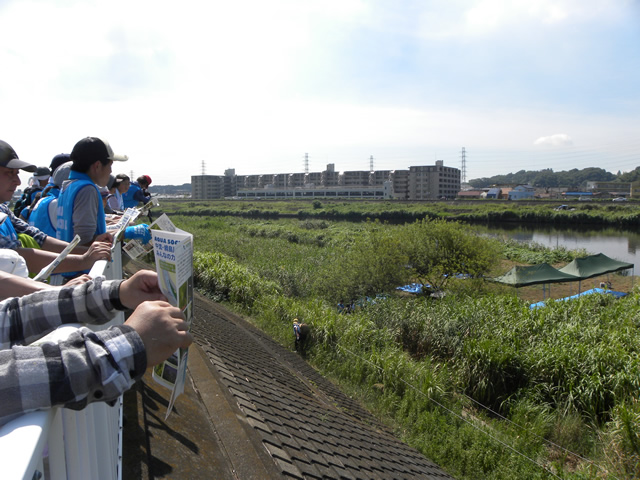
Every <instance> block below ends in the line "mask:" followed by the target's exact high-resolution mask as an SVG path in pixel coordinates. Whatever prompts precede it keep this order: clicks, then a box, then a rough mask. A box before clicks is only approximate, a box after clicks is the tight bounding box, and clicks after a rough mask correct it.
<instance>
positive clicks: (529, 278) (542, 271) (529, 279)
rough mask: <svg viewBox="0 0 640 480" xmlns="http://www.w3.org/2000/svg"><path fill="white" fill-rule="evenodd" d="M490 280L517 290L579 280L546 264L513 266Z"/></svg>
mask: <svg viewBox="0 0 640 480" xmlns="http://www.w3.org/2000/svg"><path fill="white" fill-rule="evenodd" d="M492 280H493V281H494V282H500V283H506V284H507V285H511V286H513V287H517V288H519V287H526V286H528V285H538V284H541V283H543V284H544V283H558V282H576V281H578V280H580V279H579V278H577V277H576V276H575V275H572V274H570V273H566V272H561V271H560V270H556V269H555V268H553V267H552V266H551V265H549V264H548V263H541V264H539V265H531V266H515V267H513V268H512V269H511V270H509V271H508V272H507V273H505V274H504V275H501V276H499V277H495V278H493V279H492Z"/></svg>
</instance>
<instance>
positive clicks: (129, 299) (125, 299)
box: [120, 270, 167, 309]
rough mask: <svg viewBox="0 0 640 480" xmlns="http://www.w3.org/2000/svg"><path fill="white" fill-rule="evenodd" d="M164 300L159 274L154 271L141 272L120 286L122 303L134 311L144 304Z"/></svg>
mask: <svg viewBox="0 0 640 480" xmlns="http://www.w3.org/2000/svg"><path fill="white" fill-rule="evenodd" d="M152 300H164V301H166V300H167V298H166V297H165V296H164V295H163V294H162V291H161V290H160V286H159V285H158V274H157V273H156V272H154V271H152V270H140V271H139V272H136V273H135V275H133V276H132V277H131V278H129V279H128V280H125V281H124V282H122V283H121V284H120V303H122V304H123V305H124V306H125V307H127V308H131V309H134V308H136V307H137V306H138V305H140V304H141V303H142V302H146V301H152Z"/></svg>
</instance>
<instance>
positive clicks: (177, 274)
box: [151, 217, 193, 420]
mask: <svg viewBox="0 0 640 480" xmlns="http://www.w3.org/2000/svg"><path fill="white" fill-rule="evenodd" d="M161 218H162V217H161ZM159 220H160V219H158V221H159ZM166 220H167V221H169V222H170V220H169V219H168V217H167V218H166ZM163 222H164V220H163ZM171 225H172V226H173V224H172V223H171ZM173 228H174V230H173V231H167V230H159V229H156V228H154V229H152V230H151V236H152V242H151V243H152V244H153V251H154V254H155V257H156V271H157V273H158V283H159V284H160V289H161V290H162V293H163V294H164V295H165V296H166V297H167V299H169V303H171V305H173V306H176V307H178V308H180V310H182V313H183V314H184V316H185V319H186V320H187V324H188V325H189V328H190V327H191V322H192V321H193V235H191V234H190V233H188V232H185V231H183V230H180V229H178V228H175V226H173ZM187 355H188V349H186V348H181V349H178V350H177V351H176V352H175V353H174V354H173V355H172V356H171V357H170V358H169V359H167V360H165V361H164V362H163V363H161V364H159V365H156V366H155V367H154V368H153V372H152V376H153V378H154V380H156V381H157V382H158V383H160V384H161V385H164V386H165V387H167V388H170V389H172V391H171V397H170V399H169V406H168V408H167V413H166V416H165V420H166V418H167V417H168V416H169V414H170V413H171V409H172V408H173V403H174V402H175V399H176V398H177V397H178V395H180V394H181V393H182V392H183V391H184V382H185V379H186V370H187Z"/></svg>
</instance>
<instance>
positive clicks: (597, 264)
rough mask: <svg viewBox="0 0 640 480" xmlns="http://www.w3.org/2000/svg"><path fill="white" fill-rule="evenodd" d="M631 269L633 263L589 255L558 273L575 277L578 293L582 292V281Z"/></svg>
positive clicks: (602, 255) (599, 254)
mask: <svg viewBox="0 0 640 480" xmlns="http://www.w3.org/2000/svg"><path fill="white" fill-rule="evenodd" d="M629 268H633V263H626V262H620V261H618V260H614V259H613V258H609V257H607V256H606V255H605V254H604V253H598V254H597V255H589V256H588V257H582V258H576V259H575V260H573V261H572V262H571V263H569V264H567V265H565V266H564V267H562V268H561V269H560V270H559V271H560V272H564V273H568V274H570V275H575V276H576V278H577V279H578V280H580V281H579V282H578V292H580V291H581V290H582V280H586V279H587V278H593V277H597V276H599V275H605V274H607V273H613V272H619V271H621V270H627V269H629Z"/></svg>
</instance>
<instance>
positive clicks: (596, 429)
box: [172, 217, 640, 479]
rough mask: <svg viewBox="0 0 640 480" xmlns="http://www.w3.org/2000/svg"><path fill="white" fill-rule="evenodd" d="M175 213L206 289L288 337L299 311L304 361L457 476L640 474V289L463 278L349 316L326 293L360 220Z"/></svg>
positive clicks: (359, 233) (361, 232)
mask: <svg viewBox="0 0 640 480" xmlns="http://www.w3.org/2000/svg"><path fill="white" fill-rule="evenodd" d="M172 218H174V217H172ZM175 221H176V222H177V224H180V226H181V228H184V229H186V230H189V231H192V232H193V233H194V234H196V235H195V238H196V248H197V250H198V251H197V253H196V255H195V270H196V280H197V285H198V286H199V287H200V288H204V289H206V290H207V291H208V292H209V293H210V294H211V295H212V296H214V298H217V299H218V300H220V301H227V302H230V303H231V304H233V305H235V308H240V309H243V311H244V312H245V313H247V314H249V315H251V317H252V318H253V319H254V321H255V322H256V323H257V324H258V325H259V326H260V327H261V328H263V329H264V330H265V331H267V332H268V333H269V334H270V335H272V336H273V337H274V338H276V339H278V340H279V341H281V342H282V343H283V344H285V345H288V346H290V347H292V346H293V335H292V330H291V323H292V320H293V318H299V319H302V320H303V321H305V322H306V323H308V324H310V325H311V326H312V331H313V337H314V343H313V346H312V348H311V350H310V351H309V357H308V358H309V361H310V362H312V363H313V364H314V365H315V366H316V367H317V368H319V369H320V370H321V371H322V372H324V373H325V374H326V375H328V376H330V377H331V378H333V379H334V380H336V381H338V382H340V383H341V384H342V385H343V386H344V387H345V388H347V389H349V390H350V391H351V392H353V394H357V395H358V396H359V398H361V399H362V401H363V402H365V403H367V405H369V406H370V407H371V408H372V410H373V411H375V412H377V413H378V414H379V415H381V416H384V417H385V418H389V419H393V421H394V423H395V425H396V427H397V428H398V432H399V434H400V435H402V436H403V438H404V439H406V440H407V441H408V442H409V443H410V444H412V445H414V446H416V447H417V448H419V449H420V450H421V451H423V452H424V453H425V454H426V455H427V456H429V457H430V458H432V459H433V460H434V461H436V462H437V463H439V464H440V465H442V466H443V467H444V468H446V469H447V470H448V471H450V472H451V473H453V474H454V475H455V476H456V477H458V478H495V479H507V478H509V479H511V478H551V477H552V476H551V474H550V473H549V470H552V471H554V472H555V473H556V474H557V475H559V476H561V478H607V476H608V475H609V474H610V475H611V478H635V476H637V473H638V459H639V452H638V445H640V427H639V423H638V421H637V420H638V418H639V415H640V414H639V413H638V412H639V411H640V408H639V407H638V405H637V403H638V402H637V398H638V391H639V388H640V380H639V379H640V362H639V355H640V338H639V336H638V328H640V306H639V303H640V302H639V300H640V299H639V297H638V296H637V295H631V296H629V297H627V298H625V299H620V300H614V299H613V298H612V297H608V296H598V295H595V296H591V297H586V298H584V299H580V300H577V301H574V302H553V303H552V304H550V305H548V306H546V307H543V308H539V309H535V310H530V309H529V308H528V305H527V304H526V303H525V302H523V301H521V300H519V299H518V298H517V297H516V296H514V295H512V294H509V295H504V294H500V295H497V294H492V293H490V290H491V287H490V286H487V285H486V284H483V283H482V281H481V280H478V279H476V280H459V281H456V282H454V283H453V284H452V285H451V288H450V294H449V295H448V296H445V297H444V299H442V300H439V301H433V300H431V299H428V298H414V297H396V296H391V297H389V298H388V299H386V300H384V301H377V302H376V303H370V304H368V305H367V306H366V307H365V308H363V309H362V310H360V311H358V312H356V313H353V314H349V315H346V314H339V313H338V312H337V310H336V308H335V303H334V302H333V301H332V300H331V297H330V296H322V295H318V292H322V287H321V286H322V284H323V283H322V282H325V283H324V284H325V285H331V284H332V282H333V281H334V279H335V277H331V275H336V273H335V272H332V269H335V267H336V265H337V264H336V263H333V262H334V261H335V259H336V258H337V256H336V253H335V251H336V250H337V249H340V250H339V253H341V254H344V255H346V254H347V251H348V249H349V248H350V247H351V246H352V245H354V244H355V243H357V242H358V239H359V238H360V239H367V238H368V237H367V235H370V233H371V231H370V230H368V227H367V226H366V225H362V224H358V225H357V226H356V227H355V228H351V226H349V225H346V224H340V225H336V224H332V223H331V222H328V223H323V221H318V220H303V221H299V220H289V221H287V222H284V223H281V222H272V221H261V222H260V223H251V222H250V221H249V220H243V219H233V220H228V219H227V220H225V221H224V222H220V223H218V220H217V219H216V220H215V221H213V223H208V222H210V221H211V219H205V220H203V219H198V218H195V217H193V218H189V219H186V220H185V222H184V224H181V223H180V222H181V221H182V218H179V217H178V218H176V220H175ZM305 222H306V223H305ZM309 222H311V223H309ZM376 228H378V227H376ZM381 228H382V227H381ZM393 228H395V227H389V229H390V230H389V231H392V230H393ZM251 232H253V233H251ZM319 232H322V233H323V234H324V237H323V242H317V241H314V240H313V239H314V235H315V234H317V233H319ZM294 238H295V240H294ZM331 250H333V252H331ZM221 251H224V252H225V253H224V254H222V253H219V252H221ZM351 268H355V267H354V266H353V265H352V266H351ZM278 272H282V273H280V274H278ZM323 275H324V276H325V277H326V278H324V279H321V280H319V279H318V278H317V277H318V276H323ZM296 292H297V293H296ZM485 407H488V408H489V409H490V410H488V409H486V408H485ZM512 422H513V423H512ZM549 442H553V443H549ZM565 449H566V450H565ZM514 450H517V451H518V452H520V453H521V455H519V454H516V453H514ZM573 453H576V454H578V455H580V457H576V456H575V455H573ZM585 458H589V459H594V461H595V463H592V462H591V461H587V460H585ZM531 460H534V461H535V463H534V462H532V461H531ZM543 467H544V468H543Z"/></svg>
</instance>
